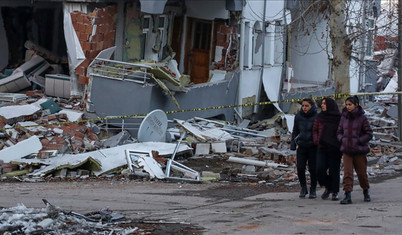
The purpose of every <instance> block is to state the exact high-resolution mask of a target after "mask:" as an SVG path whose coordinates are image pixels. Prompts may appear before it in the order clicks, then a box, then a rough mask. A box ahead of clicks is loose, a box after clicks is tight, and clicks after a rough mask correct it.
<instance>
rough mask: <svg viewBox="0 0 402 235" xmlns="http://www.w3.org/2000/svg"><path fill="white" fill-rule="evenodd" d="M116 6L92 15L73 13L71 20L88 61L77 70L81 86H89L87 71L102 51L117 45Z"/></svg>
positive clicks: (94, 12) (95, 11)
mask: <svg viewBox="0 0 402 235" xmlns="http://www.w3.org/2000/svg"><path fill="white" fill-rule="evenodd" d="M116 17H117V8H116V6H108V7H105V8H96V9H95V10H94V11H93V12H91V13H88V14H87V13H83V12H79V11H74V12H71V20H72V22H73V26H74V29H75V32H76V33H77V36H78V39H79V41H80V44H81V47H82V50H83V51H84V54H85V57H86V60H85V61H84V62H82V63H81V64H80V65H79V66H78V67H77V68H76V70H75V73H76V74H77V76H78V83H79V84H88V80H89V78H88V76H87V69H88V66H89V64H90V63H91V61H92V60H93V59H95V57H96V56H97V55H98V54H99V52H100V51H102V50H104V49H106V48H109V47H112V46H114V44H115V33H116Z"/></svg>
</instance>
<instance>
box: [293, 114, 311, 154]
mask: <svg viewBox="0 0 402 235" xmlns="http://www.w3.org/2000/svg"><path fill="white" fill-rule="evenodd" d="M316 116H317V108H316V107H315V106H312V107H311V109H310V110H309V111H308V112H307V113H304V112H303V110H300V112H299V113H298V114H296V117H295V123H294V127H293V132H292V141H291V144H290V146H291V147H290V149H291V150H295V149H296V145H298V146H299V147H302V148H310V147H313V146H315V144H314V141H313V124H314V120H315V118H316Z"/></svg>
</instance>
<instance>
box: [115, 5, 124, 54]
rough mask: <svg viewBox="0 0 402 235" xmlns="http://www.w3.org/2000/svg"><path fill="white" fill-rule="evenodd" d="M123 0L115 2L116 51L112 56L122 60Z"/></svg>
mask: <svg viewBox="0 0 402 235" xmlns="http://www.w3.org/2000/svg"><path fill="white" fill-rule="evenodd" d="M124 5H125V3H124V2H118V3H117V23H116V35H115V36H116V43H115V44H116V51H115V52H114V58H115V59H116V60H120V61H123V45H124V38H125V37H124V25H125V17H124V7H125V6H124Z"/></svg>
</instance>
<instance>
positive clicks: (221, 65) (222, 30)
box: [214, 23, 237, 70]
mask: <svg viewBox="0 0 402 235" xmlns="http://www.w3.org/2000/svg"><path fill="white" fill-rule="evenodd" d="M234 35H236V28H234V27H229V26H226V25H225V24H223V23H222V24H220V25H219V26H218V27H217V32H216V46H222V47H223V48H224V49H223V50H222V59H221V60H220V61H215V67H214V69H220V70H231V69H233V65H234V63H235V61H236V54H237V53H236V47H235V43H234V38H232V44H231V47H230V48H228V47H229V46H230V39H231V37H234ZM227 50H229V53H227ZM226 54H227V57H226ZM225 57H226V65H225Z"/></svg>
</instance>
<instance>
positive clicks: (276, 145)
mask: <svg viewBox="0 0 402 235" xmlns="http://www.w3.org/2000/svg"><path fill="white" fill-rule="evenodd" d="M4 97H11V98H10V99H9V100H7V99H3V100H2V101H3V102H7V105H3V106H1V107H0V127H2V128H3V129H2V131H1V135H0V174H1V175H2V177H3V179H8V178H11V177H17V178H18V179H19V180H21V181H27V180H31V181H32V180H33V181H35V180H38V179H41V178H44V177H57V178H60V179H66V178H77V179H78V178H79V179H86V178H91V177H107V176H109V175H122V176H123V177H131V178H132V177H134V178H145V179H150V180H152V179H153V180H156V179H158V180H181V181H192V182H213V181H217V180H229V181H251V182H253V183H267V184H278V183H284V182H285V183H286V184H289V185H292V184H295V183H297V172H296V152H295V151H291V150H289V144H290V139H291V130H292V128H293V127H292V122H293V120H294V115H290V114H283V113H278V114H276V115H275V116H274V117H272V118H270V119H266V120H259V121H257V122H252V121H250V120H247V119H245V120H243V121H242V122H241V123H240V124H239V125H233V124H230V123H227V122H223V121H219V120H210V119H205V118H200V117H194V118H192V119H189V120H179V119H174V122H171V121H167V119H166V116H165V114H164V112H163V111H162V110H158V111H157V112H158V113H159V114H163V115H162V116H160V117H159V116H158V117H157V118H155V117H152V115H149V118H148V121H147V119H144V120H145V121H143V122H142V126H143V128H142V129H143V131H142V135H144V136H150V135H153V134H154V133H155V134H156V136H155V138H158V139H160V140H161V141H154V142H148V141H149V140H147V139H146V138H145V139H143V141H139V140H138V139H136V138H133V136H132V132H131V131H129V130H128V129H125V127H117V128H110V127H111V126H112V124H109V123H108V124H107V127H106V128H105V121H103V120H101V119H98V117H97V116H93V115H94V114H93V113H88V112H86V110H85V107H84V106H83V103H82V102H81V100H76V99H65V98H62V97H57V98H49V97H47V96H46V95H45V94H43V93H42V92H41V91H37V90H35V91H28V92H27V93H26V95H25V96H13V93H7V95H5V96H4ZM44 104H47V106H46V105H44ZM365 110H366V111H367V112H366V115H367V117H368V119H369V121H370V123H371V126H372V128H373V130H374V138H373V140H372V141H371V142H370V144H371V152H370V153H369V154H368V159H369V161H368V162H369V175H370V176H372V177H375V176H378V175H382V174H393V173H398V172H401V171H402V167H401V166H402V164H401V163H402V151H401V149H402V145H401V144H400V142H399V141H400V138H399V137H398V136H397V130H398V127H397V120H396V119H395V118H396V116H397V115H394V114H393V113H392V112H390V110H395V106H394V104H392V103H391V104H388V103H380V102H376V103H373V102H369V103H368V107H365ZM162 119H163V120H162ZM87 120H89V121H87ZM106 122H107V121H106ZM168 123H169V125H167V124H168ZM161 125H163V126H161ZM167 126H169V128H167ZM156 132H157V133H156ZM204 161H207V162H208V164H204ZM190 167H191V168H190ZM200 172H201V173H200ZM48 223H50V221H44V222H43V225H44V226H51V225H48Z"/></svg>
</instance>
